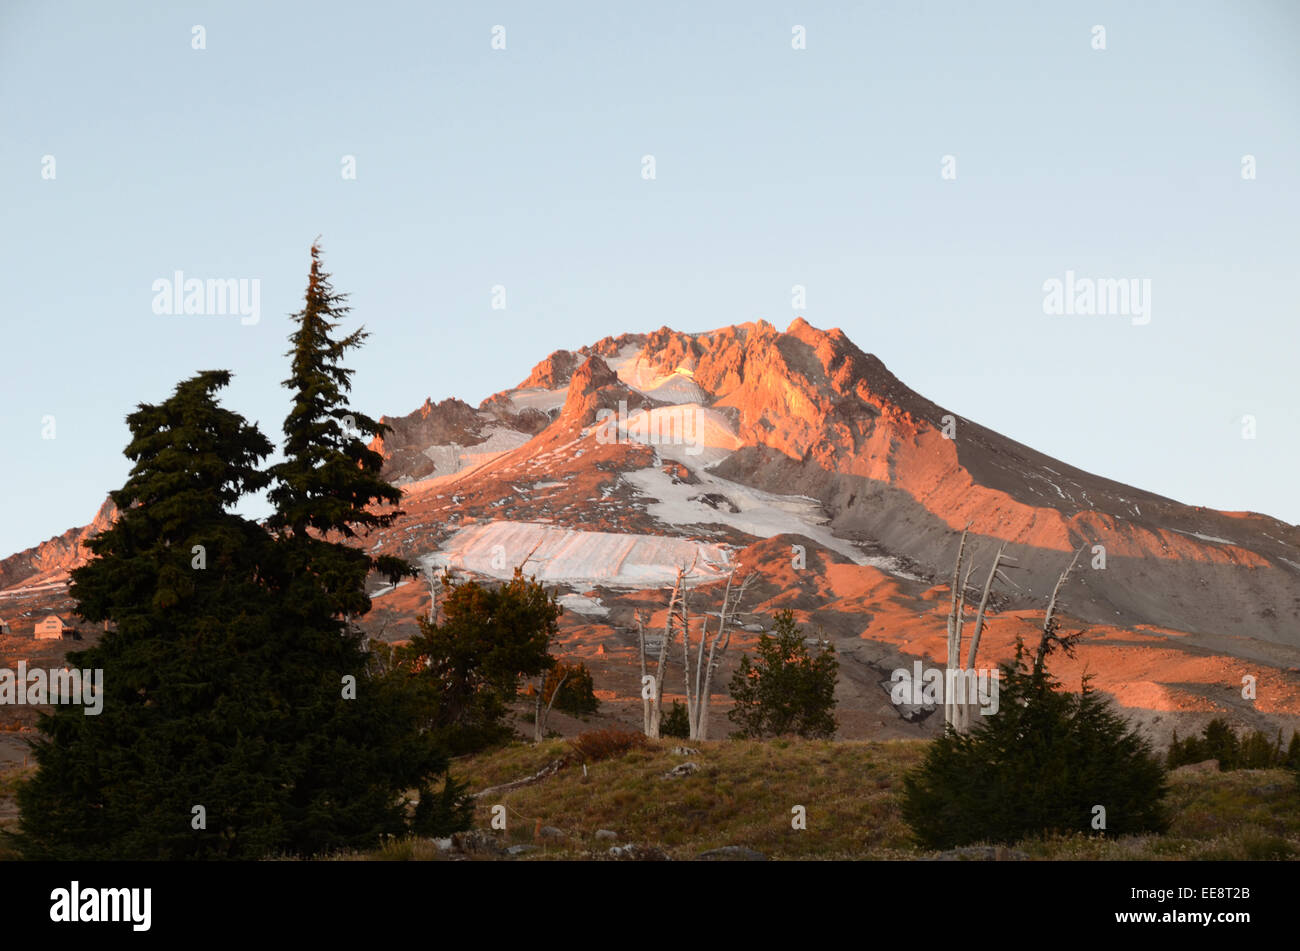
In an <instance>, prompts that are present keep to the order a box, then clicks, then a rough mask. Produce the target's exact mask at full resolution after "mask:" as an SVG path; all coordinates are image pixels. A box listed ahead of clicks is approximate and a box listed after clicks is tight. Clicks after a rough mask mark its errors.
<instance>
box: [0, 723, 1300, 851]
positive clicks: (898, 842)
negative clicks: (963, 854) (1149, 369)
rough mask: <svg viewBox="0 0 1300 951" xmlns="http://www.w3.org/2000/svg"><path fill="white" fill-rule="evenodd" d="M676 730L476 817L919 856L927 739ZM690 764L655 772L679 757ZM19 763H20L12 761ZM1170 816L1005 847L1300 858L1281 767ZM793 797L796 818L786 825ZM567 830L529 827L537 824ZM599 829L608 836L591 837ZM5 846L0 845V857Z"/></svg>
mask: <svg viewBox="0 0 1300 951" xmlns="http://www.w3.org/2000/svg"><path fill="white" fill-rule="evenodd" d="M678 742H679V741H673V740H666V741H660V742H658V743H655V742H650V743H648V744H646V745H644V746H641V747H639V748H638V747H633V748H631V749H628V750H627V751H626V752H624V753H623V754H622V755H620V756H615V757H613V758H609V759H603V760H600V761H593V760H588V761H587V763H586V772H585V774H584V771H583V765H582V761H581V760H580V759H578V758H577V757H574V756H570V757H569V758H570V762H569V765H567V766H566V767H565V768H563V769H562V770H560V771H559V772H558V773H556V774H555V775H552V776H549V777H547V778H546V779H544V780H542V781H540V782H538V783H536V784H534V785H531V786H525V787H522V788H519V789H514V790H510V791H508V792H503V793H501V794H499V795H493V796H490V797H488V798H487V799H485V800H480V801H479V802H478V803H477V809H476V813H475V818H474V826H475V828H478V829H489V828H490V820H491V809H492V806H494V805H496V804H498V803H499V804H502V805H504V806H505V807H506V810H507V819H508V825H507V830H506V831H505V832H504V833H497V835H499V836H500V837H501V838H502V839H503V843H502V844H512V843H528V844H531V845H537V846H539V847H540V848H539V849H538V851H536V852H531V853H528V854H527V855H526V856H522V857H521V859H523V860H529V859H587V858H605V857H606V856H607V853H608V849H609V847H610V846H611V845H613V844H619V845H621V844H623V843H627V842H631V843H635V844H638V845H653V846H657V847H659V848H662V849H663V850H664V851H666V852H667V853H668V854H669V855H670V856H671V857H672V858H675V859H687V858H692V857H694V856H695V855H697V854H698V853H700V852H702V851H704V850H706V849H711V848H717V847H719V846H723V845H742V846H747V847H749V848H752V849H757V850H758V851H760V852H763V853H764V854H766V855H768V856H769V857H771V858H774V859H802V860H807V859H922V858H928V857H932V856H933V855H934V853H931V852H926V851H923V850H920V849H918V848H916V847H915V845H914V844H913V843H912V840H911V835H910V832H909V830H908V828H907V825H906V824H905V823H904V822H903V820H902V818H901V817H900V815H899V809H898V799H897V797H898V795H899V793H900V791H901V780H902V777H903V775H904V774H905V773H906V772H907V771H908V770H909V769H911V768H912V767H913V766H915V765H916V764H917V763H919V762H920V760H921V759H922V757H923V756H924V753H925V747H926V744H925V741H913V740H904V741H892V742H866V741H861V742H830V741H816V740H769V741H753V740H718V741H710V742H706V743H700V742H692V743H691V744H690V745H691V746H693V747H695V748H697V749H698V750H699V752H698V753H694V754H691V755H689V756H680V755H674V754H673V753H672V752H671V750H672V749H673V747H674V746H677V745H678ZM569 753H570V748H569V745H568V744H567V743H566V742H565V741H564V740H548V741H545V742H543V743H541V744H539V745H536V746H534V745H532V744H531V743H513V744H511V745H509V746H506V747H502V748H501V749H498V750H493V751H491V752H488V753H483V754H480V755H477V756H471V757H462V758H460V759H458V760H456V761H455V762H454V764H453V773H454V774H455V775H456V777H457V778H458V779H461V780H465V781H468V783H469V786H470V789H471V790H480V789H486V788H487V787H489V786H494V785H499V784H501V783H506V782H509V781H512V780H515V779H520V778H522V777H524V776H531V775H533V774H534V773H536V772H537V771H538V770H540V769H541V768H542V767H543V766H546V765H547V764H548V763H551V762H552V761H554V760H556V759H560V758H563V757H565V756H566V754H569ZM687 761H690V762H694V763H696V764H697V765H698V766H699V767H700V768H699V770H698V772H696V773H694V774H692V775H689V776H682V777H678V778H673V779H666V778H664V774H665V773H667V772H668V771H669V770H671V769H672V768H673V767H674V766H677V765H679V764H681V763H683V762H687ZM17 772H20V771H19V770H13V771H10V772H8V773H6V774H5V775H3V776H0V811H3V810H4V809H5V808H6V807H11V806H12V795H13V792H14V787H15V780H16V778H17V777H16V775H15V773H17ZM21 772H30V770H22V771H21ZM1170 787H1171V788H1170V795H1169V800H1168V805H1169V809H1170V813H1171V815H1172V816H1173V826H1172V828H1171V829H1170V831H1169V833H1168V834H1166V835H1164V836H1128V837H1121V838H1107V837H1103V836H1098V835H1082V834H1080V835H1075V836H1057V837H1051V838H1044V839H1032V840H1027V841H1024V842H1020V843H1017V844H1015V845H1014V846H1013V848H1015V849H1017V850H1019V851H1022V852H1024V853H1026V854H1027V855H1028V856H1029V857H1030V858H1032V859H1039V860H1062V859H1065V860H1071V859H1073V860H1136V861H1142V860H1162V859H1190V860H1223V859H1241V860H1273V859H1296V858H1300V787H1298V786H1297V783H1296V780H1295V777H1294V776H1293V775H1292V774H1291V773H1288V772H1286V771H1284V770H1238V771H1234V772H1228V773H1209V774H1185V773H1177V774H1174V775H1173V776H1171V780H1170ZM794 806H803V807H804V808H805V810H806V813H807V829H806V830H796V829H794V828H792V826H791V817H792V813H791V809H792V808H793V807H794ZM547 825H549V826H556V827H557V828H559V829H561V830H563V831H564V832H565V833H566V834H567V836H568V838H566V839H563V840H552V839H536V838H535V837H534V836H535V832H536V830H537V828H538V827H539V826H547ZM598 829H610V830H612V831H614V832H615V833H616V834H617V839H616V840H615V841H614V842H610V841H605V840H597V839H596V837H595V834H596V830H598ZM0 857H3V856H0ZM445 857H446V856H445V853H441V852H439V851H438V849H437V847H436V846H435V845H434V844H433V843H432V842H431V841H430V840H428V839H418V838H413V837H412V838H406V839H393V840H390V841H389V842H387V843H386V844H384V845H383V846H382V847H380V848H378V849H374V850H370V851H368V852H365V853H362V854H355V853H352V854H346V855H337V856H332V857H331V858H332V859H334V860H353V861H356V860H360V861H426V860H433V859H439V858H445Z"/></svg>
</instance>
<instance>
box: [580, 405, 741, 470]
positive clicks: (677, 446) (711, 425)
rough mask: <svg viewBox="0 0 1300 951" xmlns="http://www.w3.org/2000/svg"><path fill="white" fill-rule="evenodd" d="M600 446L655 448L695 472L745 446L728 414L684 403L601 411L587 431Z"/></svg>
mask: <svg viewBox="0 0 1300 951" xmlns="http://www.w3.org/2000/svg"><path fill="white" fill-rule="evenodd" d="M587 431H588V432H592V433H595V434H596V439H597V441H598V442H639V443H643V444H645V445H647V446H654V447H655V449H657V450H658V451H659V456H660V458H662V459H672V460H674V461H676V462H681V463H685V464H686V465H689V466H690V467H691V468H695V467H696V466H712V465H716V464H717V463H719V462H721V461H722V460H723V459H725V458H727V456H729V455H731V454H732V453H733V452H735V451H736V450H737V449H739V448H740V447H741V446H742V445H743V443H742V442H741V440H740V438H739V437H738V436H737V435H736V432H735V430H734V429H733V428H732V425H731V421H730V420H729V419H728V417H727V415H726V414H725V413H721V412H719V411H718V410H715V409H710V408H708V407H707V406H701V405H700V404H699V403H681V404H678V405H675V406H656V407H654V408H653V409H650V410H643V409H637V410H632V411H630V412H629V411H628V410H627V407H626V405H625V404H620V405H619V407H618V408H617V409H611V410H601V411H600V412H599V413H598V414H597V419H596V421H595V423H593V424H592V426H591V427H589V429H588V430H587Z"/></svg>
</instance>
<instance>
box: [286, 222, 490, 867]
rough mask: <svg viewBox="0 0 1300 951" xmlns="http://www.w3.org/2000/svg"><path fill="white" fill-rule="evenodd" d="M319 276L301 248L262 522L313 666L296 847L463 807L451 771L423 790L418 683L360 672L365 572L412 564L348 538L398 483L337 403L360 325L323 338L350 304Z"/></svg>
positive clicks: (295, 815)
mask: <svg viewBox="0 0 1300 951" xmlns="http://www.w3.org/2000/svg"><path fill="white" fill-rule="evenodd" d="M329 278H330V275H329V274H328V273H327V272H326V271H325V270H324V269H323V267H322V266H321V258H320V246H319V243H316V244H313V245H312V248H311V271H310V274H309V277H308V282H307V291H306V299H305V302H304V305H303V308H302V310H301V311H299V312H298V313H297V314H295V315H294V316H293V318H292V319H293V321H294V324H295V326H294V330H293V333H292V334H291V335H290V338H289V339H290V342H291V344H292V349H291V350H290V351H289V353H288V354H287V355H288V356H289V357H290V359H291V372H290V376H289V377H288V379H286V380H285V381H284V386H285V387H287V388H288V389H289V390H290V391H291V393H292V405H291V407H290V411H289V415H288V416H287V417H286V419H285V422H284V435H285V442H284V461H283V462H281V463H279V464H277V465H275V466H272V467H271V469H270V476H271V479H272V483H273V484H272V488H271V490H270V492H269V493H268V497H269V499H270V501H271V503H272V504H273V505H274V507H275V512H274V513H273V514H272V515H271V516H270V518H268V519H267V526H268V527H269V528H270V529H271V530H272V531H273V532H275V533H276V544H275V546H274V548H275V575H276V578H277V580H278V583H279V584H280V586H281V587H280V590H279V594H280V599H279V604H280V605H281V614H280V629H281V631H282V637H281V639H282V641H283V643H284V646H285V649H286V650H287V651H293V652H298V653H300V654H301V655H302V657H303V659H304V663H305V664H306V665H308V666H311V667H312V669H313V670H315V671H318V679H317V681H316V682H315V683H314V684H311V685H308V684H304V688H303V693H302V695H301V696H300V697H299V698H298V702H297V704H296V705H295V706H294V708H293V710H292V714H291V716H292V718H294V719H295V720H296V721H297V722H298V724H299V726H300V729H301V731H302V733H303V735H304V736H310V737H311V742H307V743H304V744H302V745H301V746H300V747H299V748H298V749H297V751H296V757H295V768H296V769H297V770H298V772H299V774H300V775H302V776H303V777H308V778H309V781H307V782H304V783H302V784H301V785H300V786H299V787H298V789H297V791H296V794H295V796H294V799H293V806H294V809H293V812H292V818H291V822H292V823H293V829H292V839H293V841H294V842H295V843H296V846H297V848H299V849H301V850H303V851H307V852H316V851H320V850H323V849H327V848H332V847H337V845H338V844H339V843H340V842H344V843H348V842H353V841H363V840H364V839H366V838H367V837H370V836H373V835H375V834H377V833H379V832H382V831H383V829H384V826H385V824H386V823H390V821H391V815H390V810H391V805H392V803H393V801H394V798H393V797H394V795H395V794H396V793H397V792H400V791H401V790H403V789H409V788H414V789H416V790H417V791H418V800H417V804H416V807H415V808H416V811H415V816H416V819H417V822H418V824H419V826H420V827H421V830H422V831H424V832H426V833H429V834H445V833H447V832H450V831H454V830H455V829H457V828H463V827H465V826H466V825H467V823H468V815H469V813H468V811H467V808H468V807H467V805H466V803H465V801H464V799H463V797H462V796H461V791H460V787H459V786H457V785H456V784H455V783H453V782H452V781H451V779H450V778H448V779H447V780H446V782H445V783H444V785H443V788H442V791H441V792H440V793H435V792H434V791H433V789H432V787H431V781H432V779H433V778H434V777H436V776H437V775H438V774H440V773H442V772H443V771H444V770H445V759H444V758H443V753H442V747H441V746H440V745H439V738H438V736H437V734H436V733H435V732H433V731H431V730H429V729H428V728H427V727H428V716H427V711H425V710H423V709H422V708H423V706H424V704H423V703H422V700H423V699H424V698H423V697H422V693H421V691H420V689H419V687H418V685H416V684H415V683H412V681H411V679H410V678H409V677H406V676H404V675H401V674H400V673H398V672H394V673H392V674H391V675H389V676H385V677H367V676H366V668H367V662H368V661H369V660H370V655H369V653H368V651H367V650H366V646H365V639H364V637H363V635H362V634H361V632H360V631H359V630H358V629H357V628H356V627H355V626H354V625H353V624H352V619H353V618H355V617H358V616H361V615H364V614H365V613H367V612H368V611H369V610H370V606H371V601H370V597H369V595H368V594H367V593H366V579H367V577H368V576H369V574H370V572H371V571H378V572H379V573H380V574H383V575H385V576H386V577H388V578H389V579H390V580H392V581H396V580H397V579H398V578H400V577H403V576H412V575H414V574H415V568H414V567H413V566H412V565H410V564H409V563H408V562H406V561H404V560H402V559H399V558H395V557H392V556H379V557H372V556H371V555H370V554H369V552H368V551H366V550H365V549H364V548H363V547H361V546H360V545H359V544H355V543H353V544H349V542H351V541H353V540H356V539H358V538H359V536H363V535H365V534H366V533H368V532H370V531H371V530H373V529H376V528H382V527H384V526H386V525H389V524H391V522H392V521H393V520H394V519H395V518H397V516H398V515H400V514H401V513H400V512H398V511H396V510H395V509H392V508H391V506H395V505H396V504H397V503H398V502H399V501H400V500H401V490H399V489H398V488H396V487H395V486H393V485H391V484H390V483H388V482H387V481H386V480H385V479H384V478H383V475H382V469H383V457H382V456H381V455H380V454H379V453H377V452H375V451H374V450H372V449H370V448H369V447H368V446H367V445H366V442H365V441H364V440H365V439H366V438H367V437H368V438H373V437H375V436H379V435H382V434H383V433H385V432H387V431H388V427H387V426H384V425H382V424H380V423H377V422H376V421H375V420H373V419H371V418H370V417H369V416H367V415H366V414H364V413H362V412H360V411H358V410H356V409H354V408H353V407H351V406H349V405H348V402H347V394H348V393H349V391H350V390H351V377H352V374H353V370H352V369H351V368H349V367H346V366H344V365H343V358H344V356H345V355H346V354H347V353H348V351H350V350H352V349H354V348H356V347H359V346H360V345H361V344H362V343H363V341H364V340H365V339H366V337H367V336H368V335H367V334H366V332H365V331H364V330H363V329H357V330H355V331H353V332H352V333H350V334H347V335H345V336H338V335H336V334H335V331H336V330H337V328H338V326H339V324H340V323H341V321H342V320H343V319H344V318H345V317H346V315H347V314H348V313H349V311H350V308H349V307H348V306H347V304H346V300H347V295H345V294H341V293H339V292H337V291H335V290H334V288H333V286H332V284H331V283H330V280H329ZM385 507H389V510H388V511H382V509H383V508H385ZM377 508H378V509H380V510H379V511H377V510H376V509H377ZM321 660H324V661H325V663H323V664H318V665H317V664H314V663H313V662H314V661H321ZM349 680H350V681H351V683H352V685H353V692H352V694H351V696H350V697H349V698H348V700H346V701H345V702H343V703H342V704H340V703H339V702H338V697H339V691H340V686H339V685H340V683H341V682H347V681H349ZM311 725H315V729H314V730H312V729H311ZM384 737H387V741H386V742H382V741H381V740H382V739H383V738H384Z"/></svg>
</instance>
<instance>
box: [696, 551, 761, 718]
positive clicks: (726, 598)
mask: <svg viewBox="0 0 1300 951" xmlns="http://www.w3.org/2000/svg"><path fill="white" fill-rule="evenodd" d="M735 575H736V572H735V569H733V570H732V571H731V572H730V573H729V574H728V575H727V588H726V591H725V592H724V593H723V596H722V607H721V608H720V609H719V611H718V628H717V630H716V631H714V632H713V640H712V641H710V643H709V657H708V661H707V663H706V664H705V667H704V684H703V686H702V688H698V687H697V689H696V692H695V694H696V706H697V708H698V713H697V714H696V717H695V725H696V729H695V732H694V733H693V734H692V735H691V739H693V740H707V739H708V738H709V700H710V697H711V696H712V692H713V672H714V671H715V670H717V669H718V668H719V667H720V666H722V658H723V657H724V656H725V655H726V653H727V648H728V647H730V646H731V631H732V628H733V627H734V625H735V618H736V614H737V611H738V610H739V608H740V602H741V600H742V599H743V598H744V596H745V591H746V589H748V588H749V585H750V583H751V582H752V581H753V580H754V575H752V574H750V575H746V576H745V577H744V579H743V580H742V581H741V582H740V587H739V588H736V589H735V590H734V593H733V585H732V582H733V581H734V579H735ZM708 634H709V625H708V619H707V617H706V618H705V624H704V631H703V634H702V636H701V637H700V653H701V655H703V652H704V642H705V641H706V640H708ZM698 679H699V667H698V666H697V667H696V681H697V683H698Z"/></svg>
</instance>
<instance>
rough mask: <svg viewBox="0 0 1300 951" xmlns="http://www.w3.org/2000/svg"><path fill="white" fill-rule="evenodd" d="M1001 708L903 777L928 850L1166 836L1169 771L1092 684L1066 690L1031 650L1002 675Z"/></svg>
mask: <svg viewBox="0 0 1300 951" xmlns="http://www.w3.org/2000/svg"><path fill="white" fill-rule="evenodd" d="M1000 673H1001V680H1002V682H1001V684H1000V685H999V688H1000V689H999V706H998V711H997V713H995V714H992V715H989V716H986V717H985V718H984V719H983V720H982V721H981V722H980V723H979V724H978V725H976V726H975V727H974V729H973V730H972V731H971V732H970V733H969V734H959V733H956V732H955V731H953V730H951V729H949V730H948V731H947V732H945V733H944V735H943V736H941V737H939V738H938V739H936V740H935V741H934V742H933V743H932V744H931V746H930V749H929V751H928V752H927V754H926V758H925V760H924V761H923V762H922V764H921V765H920V766H919V767H917V768H916V769H915V770H914V771H913V772H912V773H910V774H908V775H907V776H906V777H905V778H904V781H903V788H904V792H903V800H902V813H903V818H904V819H905V820H906V821H907V823H908V824H909V825H910V826H911V827H912V831H913V833H914V834H915V836H916V837H917V839H918V840H919V841H920V842H921V844H922V845H924V846H926V847H929V848H951V847H953V846H959V845H967V844H970V843H972V842H1003V843H1010V842H1015V841H1018V840H1020V839H1023V838H1026V837H1030V836H1035V835H1042V834H1052V833H1062V834H1068V833H1071V832H1084V833H1095V832H1098V831H1103V830H1102V829H1098V828H1094V821H1095V819H1094V817H1095V816H1096V815H1097V813H1096V812H1095V807H1097V806H1102V807H1103V808H1104V809H1105V827H1104V832H1105V833H1107V834H1112V835H1121V834H1133V833H1143V832H1162V831H1164V830H1165V829H1166V828H1168V817H1167V816H1166V815H1165V812H1164V809H1163V805H1162V799H1163V797H1164V795H1165V792H1166V790H1167V787H1166V781H1165V771H1164V768H1163V766H1162V764H1161V762H1160V759H1159V757H1158V756H1156V755H1155V754H1154V753H1152V751H1151V749H1150V748H1149V746H1148V745H1147V743H1146V741H1145V740H1144V739H1143V738H1142V737H1141V736H1140V735H1139V734H1138V733H1137V732H1136V731H1135V730H1133V729H1132V728H1130V727H1129V725H1128V724H1127V723H1126V722H1125V721H1124V720H1123V719H1122V718H1120V717H1119V716H1118V715H1117V714H1115V713H1114V712H1113V711H1112V710H1111V709H1110V708H1109V706H1108V704H1107V703H1106V701H1105V700H1104V699H1103V698H1102V697H1101V696H1100V695H1099V694H1097V693H1096V691H1095V690H1093V689H1092V688H1091V687H1090V686H1089V684H1088V680H1087V678H1085V679H1084V681H1083V685H1082V687H1083V689H1082V692H1081V693H1079V694H1072V693H1068V692H1066V691H1064V690H1062V689H1061V688H1060V685H1059V684H1058V683H1056V682H1055V681H1054V680H1052V678H1051V677H1050V675H1049V674H1048V673H1047V671H1046V669H1045V668H1043V667H1042V665H1041V664H1039V665H1036V667H1035V668H1034V669H1030V668H1029V667H1028V665H1027V664H1026V663H1025V660H1024V648H1023V645H1018V646H1017V651H1016V658H1015V661H1014V663H1012V664H1007V665H1004V666H1003V667H1002V669H1001V672H1000Z"/></svg>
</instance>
